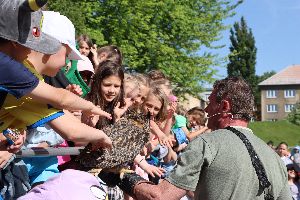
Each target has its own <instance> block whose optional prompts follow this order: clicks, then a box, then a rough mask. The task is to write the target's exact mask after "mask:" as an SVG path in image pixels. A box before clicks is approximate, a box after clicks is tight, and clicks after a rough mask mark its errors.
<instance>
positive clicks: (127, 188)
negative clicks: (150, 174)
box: [118, 173, 153, 197]
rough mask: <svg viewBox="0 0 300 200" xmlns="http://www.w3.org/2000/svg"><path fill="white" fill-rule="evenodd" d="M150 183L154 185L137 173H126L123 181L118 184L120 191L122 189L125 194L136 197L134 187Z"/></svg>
mask: <svg viewBox="0 0 300 200" xmlns="http://www.w3.org/2000/svg"><path fill="white" fill-rule="evenodd" d="M142 182H144V183H149V184H151V185H153V183H152V182H150V181H147V180H146V179H144V178H142V177H141V176H139V175H137V174H136V173H125V174H124V175H123V177H121V181H120V182H119V183H118V186H119V188H120V189H122V190H123V191H124V192H125V193H127V194H128V195H130V196H133V197H134V196H135V195H134V186H135V185H136V184H137V183H142Z"/></svg>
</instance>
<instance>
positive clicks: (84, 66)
mask: <svg viewBox="0 0 300 200" xmlns="http://www.w3.org/2000/svg"><path fill="white" fill-rule="evenodd" d="M81 57H82V58H83V60H79V61H78V63H77V70H78V71H79V72H81V71H90V72H92V73H93V74H94V67H93V64H92V62H91V61H90V59H89V58H88V57H86V56H84V55H81Z"/></svg>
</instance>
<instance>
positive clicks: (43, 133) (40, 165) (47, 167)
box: [23, 11, 81, 187]
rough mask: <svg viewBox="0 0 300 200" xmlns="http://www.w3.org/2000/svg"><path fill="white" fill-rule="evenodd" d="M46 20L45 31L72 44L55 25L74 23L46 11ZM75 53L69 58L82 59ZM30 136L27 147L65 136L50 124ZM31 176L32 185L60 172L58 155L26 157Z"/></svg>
mask: <svg viewBox="0 0 300 200" xmlns="http://www.w3.org/2000/svg"><path fill="white" fill-rule="evenodd" d="M43 15H44V20H43V27H44V28H43V31H44V32H45V33H47V34H49V35H51V36H53V37H56V38H57V39H59V40H60V41H61V42H62V43H65V44H68V43H69V46H71V47H72V45H71V44H70V43H71V41H68V38H66V37H62V36H60V35H59V33H58V32H57V31H56V30H57V29H56V28H55V26H54V25H59V24H60V23H61V22H64V23H65V24H64V26H65V28H66V29H67V30H68V29H69V30H72V28H73V27H72V23H71V22H70V21H68V20H67V19H66V18H65V17H64V16H62V15H59V13H55V12H51V11H44V12H43ZM73 40H74V39H73ZM72 52H73V54H72V53H71V54H69V56H68V57H69V59H80V58H81V55H80V53H79V52H78V51H77V50H76V49H73V50H72ZM27 133H28V136H27V138H26V142H25V147H27V148H31V147H44V148H45V147H51V146H57V145H59V144H61V143H63V142H64V140H63V138H62V137H61V136H60V135H58V134H57V133H56V132H55V131H54V130H53V129H52V128H50V127H49V125H48V124H45V125H42V126H39V127H36V128H32V129H29V130H28V132H27ZM23 161H24V162H25V164H26V166H27V168H28V173H29V178H30V184H31V186H32V187H34V186H36V185H38V184H41V183H43V182H45V181H46V180H47V179H48V178H50V177H51V176H53V175H55V174H57V173H59V171H58V168H57V167H58V160H57V157H56V156H48V157H32V158H24V159H23Z"/></svg>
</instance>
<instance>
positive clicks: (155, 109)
mask: <svg viewBox="0 0 300 200" xmlns="http://www.w3.org/2000/svg"><path fill="white" fill-rule="evenodd" d="M166 108H167V97H166V96H165V94H164V92H163V91H162V90H161V89H159V88H156V87H153V88H151V89H150V92H149V94H148V97H147V98H146V99H145V102H144V103H143V105H142V111H143V112H144V113H148V112H149V113H150V116H151V122H150V127H151V134H150V142H149V143H148V145H146V148H145V149H144V153H145V154H146V155H145V156H147V154H148V155H149V154H150V153H151V152H152V150H153V149H154V148H156V146H157V145H158V144H159V142H158V137H157V135H158V134H160V133H162V132H161V130H159V128H158V125H157V124H156V122H159V121H161V120H162V119H164V115H165V113H166ZM162 134H163V133H162ZM135 163H136V164H137V165H139V166H140V167H141V168H142V169H143V170H144V171H145V172H147V173H148V174H150V175H151V176H152V177H154V176H155V175H156V176H161V175H162V173H163V169H162V168H158V167H153V166H149V164H148V163H147V162H146V161H145V159H144V158H143V157H139V156H137V158H136V159H135Z"/></svg>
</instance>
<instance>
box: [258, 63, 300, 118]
mask: <svg viewBox="0 0 300 200" xmlns="http://www.w3.org/2000/svg"><path fill="white" fill-rule="evenodd" d="M259 87H260V90H261V120H262V121H277V120H281V119H284V118H286V117H287V116H288V114H289V113H290V112H291V110H292V109H293V107H294V106H295V104H296V103H297V102H299V101H300V65H292V66H288V67H287V68H285V69H283V70H282V71H280V72H278V73H277V74H275V75H273V76H271V77H270V78H268V79H266V80H265V81H263V82H261V83H259Z"/></svg>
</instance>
